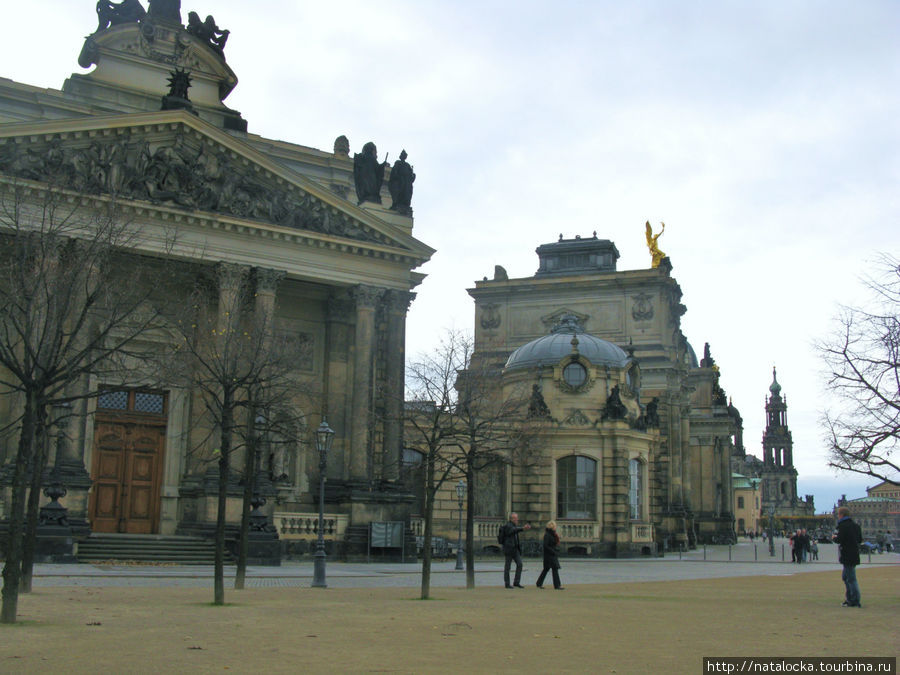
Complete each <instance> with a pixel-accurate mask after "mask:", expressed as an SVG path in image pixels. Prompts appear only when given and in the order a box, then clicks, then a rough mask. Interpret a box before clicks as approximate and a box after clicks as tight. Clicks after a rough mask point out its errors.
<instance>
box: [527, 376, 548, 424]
mask: <svg viewBox="0 0 900 675" xmlns="http://www.w3.org/2000/svg"><path fill="white" fill-rule="evenodd" d="M528 417H550V408H548V407H547V402H546V401H544V394H543V393H542V392H541V385H539V384H533V385H531V400H530V401H529V402H528Z"/></svg>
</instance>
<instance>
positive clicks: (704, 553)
mask: <svg viewBox="0 0 900 675" xmlns="http://www.w3.org/2000/svg"><path fill="white" fill-rule="evenodd" d="M703 559H704V560H706V544H703Z"/></svg>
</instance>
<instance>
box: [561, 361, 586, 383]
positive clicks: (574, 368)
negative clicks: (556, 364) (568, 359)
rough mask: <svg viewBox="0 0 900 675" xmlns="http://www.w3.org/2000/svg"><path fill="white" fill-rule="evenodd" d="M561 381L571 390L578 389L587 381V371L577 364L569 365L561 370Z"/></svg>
mask: <svg viewBox="0 0 900 675" xmlns="http://www.w3.org/2000/svg"><path fill="white" fill-rule="evenodd" d="M563 379H564V380H565V381H566V384H567V385H569V386H570V387H572V388H573V389H575V388H578V387H580V386H581V385H583V384H584V383H585V382H586V381H587V370H585V368H584V366H583V365H581V364H580V363H578V362H575V363H570V364H569V365H567V366H566V367H565V368H563Z"/></svg>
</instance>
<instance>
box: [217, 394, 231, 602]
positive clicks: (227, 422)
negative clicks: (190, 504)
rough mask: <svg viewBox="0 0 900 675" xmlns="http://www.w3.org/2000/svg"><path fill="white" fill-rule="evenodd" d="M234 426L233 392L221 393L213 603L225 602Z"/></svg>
mask: <svg viewBox="0 0 900 675" xmlns="http://www.w3.org/2000/svg"><path fill="white" fill-rule="evenodd" d="M233 426H234V392H232V391H231V390H230V389H226V390H225V391H224V392H223V394H222V440H221V443H220V444H219V503H218V511H217V513H216V556H215V569H214V571H213V587H214V590H213V604H214V605H224V604H225V508H226V506H227V503H228V472H229V470H230V464H229V460H230V457H231V436H232V433H233V429H232V427H233Z"/></svg>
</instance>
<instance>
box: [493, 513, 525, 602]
mask: <svg viewBox="0 0 900 675" xmlns="http://www.w3.org/2000/svg"><path fill="white" fill-rule="evenodd" d="M530 529H531V525H525V527H519V515H518V514H517V513H510V514H509V522H508V523H506V525H504V526H503V527H501V528H500V532H499V533H498V534H497V543H499V544H500V545H501V546H502V547H503V555H504V556H505V557H506V562H505V563H504V565H503V583H504V585H505V586H506V587H507V588H525V587H524V586H523V585H522V544H521V543H520V542H519V532H521V531H522V530H530ZM514 560H515V562H516V576H515V580H514V582H513V583H512V584H510V583H509V568H510V567H511V566H512V562H513V561H514Z"/></svg>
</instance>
